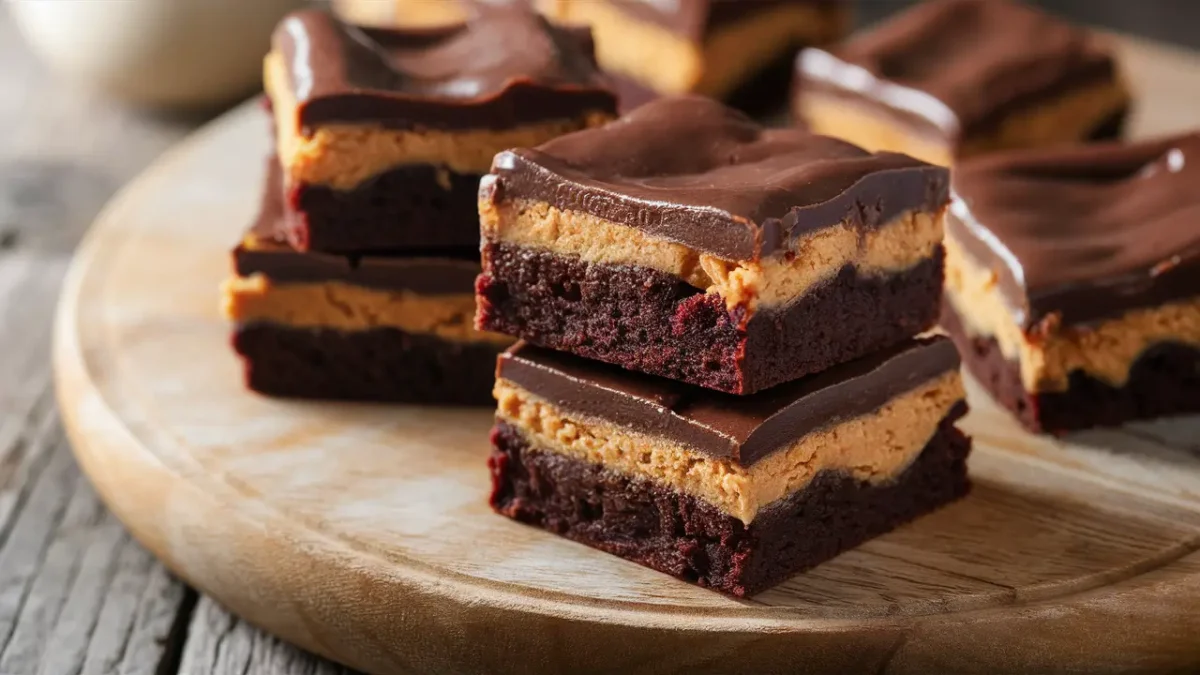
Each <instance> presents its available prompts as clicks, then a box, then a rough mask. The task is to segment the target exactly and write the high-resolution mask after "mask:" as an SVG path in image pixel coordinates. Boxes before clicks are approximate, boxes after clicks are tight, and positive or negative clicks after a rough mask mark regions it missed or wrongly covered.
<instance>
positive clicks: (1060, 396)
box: [941, 304, 1200, 434]
mask: <svg viewBox="0 0 1200 675" xmlns="http://www.w3.org/2000/svg"><path fill="white" fill-rule="evenodd" d="M941 325H942V328H943V329H944V330H945V331H946V332H947V333H948V334H949V335H950V337H951V339H953V340H954V343H955V345H957V346H958V350H959V352H960V353H961V354H962V359H963V363H964V364H965V365H966V367H967V370H968V372H970V373H971V375H972V376H973V377H974V378H975V379H976V380H978V381H979V383H980V384H981V385H983V387H984V388H985V389H987V390H988V392H989V393H990V394H991V395H992V398H994V399H995V400H996V401H997V402H998V403H999V404H1000V405H1002V406H1003V407H1005V408H1007V409H1008V410H1009V411H1010V412H1012V414H1013V415H1014V416H1015V417H1016V418H1017V419H1018V420H1019V421H1020V422H1021V424H1022V425H1024V426H1025V428H1026V429H1029V430H1030V431H1032V432H1034V433H1043V432H1045V433H1052V434H1062V433H1065V432H1068V431H1074V430H1079V429H1090V428H1094V427H1114V426H1120V425H1122V424H1124V423H1126V422H1131V421H1134V420H1144V419H1154V418H1158V417H1171V416H1176V415H1187V414H1193V413H1200V350H1198V349H1196V348H1195V347H1189V346H1186V345H1181V344H1173V343H1167V344H1160V345H1156V346H1154V347H1151V348H1150V349H1148V350H1146V351H1145V352H1143V353H1142V355H1141V356H1140V357H1139V358H1138V360H1137V362H1136V363H1135V364H1134V365H1133V368H1132V369H1131V370H1130V373H1129V381H1128V382H1126V384H1125V386H1123V387H1113V386H1112V385H1110V384H1108V383H1106V382H1102V381H1100V380H1097V379H1095V378H1093V377H1091V376H1089V375H1087V374H1085V373H1083V372H1081V371H1075V372H1072V373H1071V375H1070V378H1069V380H1068V389H1067V390H1066V391H1063V392H1042V393H1038V392H1030V391H1026V389H1025V385H1024V383H1023V382H1022V381H1021V368H1020V365H1019V364H1018V363H1017V362H1015V361H1010V360H1008V359H1007V358H1006V357H1005V356H1004V353H1003V352H1002V351H1000V345H999V343H997V342H996V340H995V339H994V338H978V337H975V338H973V337H970V336H968V335H967V333H966V332H965V331H964V330H963V325H962V321H961V320H960V319H959V317H958V315H957V314H956V313H955V311H954V310H953V309H952V308H951V307H950V306H949V305H948V304H947V305H946V306H945V308H944V309H943V312H942V319H941Z"/></svg>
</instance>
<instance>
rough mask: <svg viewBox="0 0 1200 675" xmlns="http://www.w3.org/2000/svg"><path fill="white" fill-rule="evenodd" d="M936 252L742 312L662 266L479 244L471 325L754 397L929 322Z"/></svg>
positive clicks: (846, 274) (937, 281)
mask: <svg viewBox="0 0 1200 675" xmlns="http://www.w3.org/2000/svg"><path fill="white" fill-rule="evenodd" d="M943 258H944V251H943V249H942V248H941V247H940V246H939V247H938V248H937V250H936V253H935V255H934V256H933V257H932V258H930V259H927V260H925V261H923V262H921V263H918V264H917V265H916V266H914V267H911V268H909V269H908V270H904V271H901V272H898V273H895V274H890V275H887V276H883V277H863V276H860V275H859V274H858V272H857V270H856V268H854V267H853V266H846V267H843V268H842V269H841V270H840V271H839V272H838V274H837V275H835V276H834V277H833V278H831V279H829V280H828V281H826V282H823V283H821V284H820V285H818V286H816V287H814V288H813V289H811V290H810V291H808V292H807V293H805V294H804V295H803V296H801V297H800V298H797V299H796V300H794V301H792V302H790V303H788V304H786V305H784V306H782V307H779V308H772V309H767V310H761V311H759V312H757V313H756V314H754V315H753V316H750V317H747V314H746V312H745V310H744V309H740V308H738V309H734V310H732V311H730V310H729V309H727V308H726V306H725V303H724V301H723V300H722V299H721V298H720V297H719V296H717V295H714V294H707V293H705V292H704V291H703V290H701V289H697V288H695V287H694V286H691V285H689V284H687V283H686V282H684V281H683V280H681V279H679V278H678V277H675V276H673V275H670V274H667V273H665V272H660V271H657V270H653V269H650V268H647V267H641V266H635V265H610V264H597V263H588V262H585V261H582V260H580V259H578V258H576V257H573V256H562V255H557V254H555V253H552V252H549V251H539V250H535V249H529V248H523V247H520V246H516V245H512V244H505V243H495V242H486V243H485V244H484V271H483V273H482V274H481V275H480V276H479V278H478V280H477V282H476V295H477V297H478V301H479V302H478V310H477V311H478V314H477V320H476V325H477V327H478V328H479V329H481V330H486V331H491V332H496V333H503V334H507V335H513V336H516V337H520V338H522V339H525V340H528V341H529V342H531V343H533V344H536V345H539V346H543V347H548V348H551V349H558V350H561V351H566V352H570V353H573V354H576V355H578V356H582V357H585V358H590V359H596V360H599V361H604V362H607V363H612V364H614V365H618V366H621V367H623V368H627V369H630V370H637V371H641V372H645V373H649V374H652V375H659V376H662V377H667V378H671V379H675V380H681V381H684V382H689V383H692V384H696V385H699V386H702V387H706V388H709V389H715V390H718V391H724V392H727V393H732V394H751V393H754V392H756V391H761V390H763V389H767V388H769V387H772V386H774V385H777V384H782V383H784V382H788V381H791V380H795V379H797V378H799V377H803V376H804V375H809V374H812V373H816V372H820V371H822V370H825V369H826V368H829V367H830V366H833V365H836V364H838V363H844V362H846V361H850V360H852V359H854V358H857V357H859V356H863V355H865V354H867V353H869V352H872V351H875V350H878V349H883V348H885V347H888V346H891V345H893V344H897V343H899V342H900V341H902V340H904V339H907V338H910V337H912V336H914V335H916V334H918V333H920V332H922V331H924V330H926V329H928V328H930V327H931V326H933V324H934V323H935V322H936V320H937V316H938V312H939V311H940V307H939V302H940V300H939V299H940V297H941V287H942V283H943V265H942V260H943ZM814 337H816V339H813V338H814ZM813 345H816V346H815V347H814V346H813Z"/></svg>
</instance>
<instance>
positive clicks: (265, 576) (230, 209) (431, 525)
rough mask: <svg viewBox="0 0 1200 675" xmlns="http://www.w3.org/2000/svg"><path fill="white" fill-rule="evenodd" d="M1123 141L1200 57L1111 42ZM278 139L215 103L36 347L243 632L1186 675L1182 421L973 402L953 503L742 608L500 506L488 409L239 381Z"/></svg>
mask: <svg viewBox="0 0 1200 675" xmlns="http://www.w3.org/2000/svg"><path fill="white" fill-rule="evenodd" d="M1127 51H1128V63H1129V66H1130V71H1131V73H1132V77H1131V80H1132V81H1133V83H1134V84H1135V85H1136V86H1137V87H1138V88H1139V89H1140V90H1141V95H1142V99H1141V100H1142V102H1143V107H1142V108H1141V110H1139V112H1138V115H1137V118H1136V120H1137V121H1136V132H1137V134H1138V135H1143V136H1144V135H1147V134H1152V133H1160V132H1168V131H1174V130H1178V129H1181V128H1186V127H1187V126H1188V125H1190V124H1194V123H1197V122H1200V118H1198V117H1197V116H1196V113H1195V111H1196V110H1197V109H1200V60H1198V59H1197V58H1196V57H1194V56H1192V55H1190V54H1185V53H1182V52H1177V51H1172V50H1167V49H1166V48H1162V47H1156V46H1151V45H1146V44H1140V43H1127ZM267 152H268V131H267V122H266V120H265V119H264V118H263V115H262V114H261V112H260V111H259V110H258V109H257V108H256V106H253V105H247V106H244V107H242V108H241V109H239V110H236V111H234V112H233V113H231V114H229V115H228V116H226V117H224V118H223V119H221V120H218V121H217V122H216V123H214V124H213V125H212V126H211V127H209V128H207V129H205V130H203V131H202V132H200V133H199V134H197V135H196V136H195V137H194V138H192V139H191V140H189V141H187V142H186V143H184V144H183V145H182V146H180V147H179V148H178V149H176V150H175V151H173V152H171V153H170V154H169V155H168V156H167V157H165V158H163V159H162V160H161V161H160V162H159V163H158V164H157V165H156V166H155V167H154V168H153V169H151V170H150V171H149V172H148V173H147V174H146V175H144V176H143V177H142V178H140V179H139V180H137V181H136V182H135V183H134V184H133V185H131V186H130V187H129V188H127V189H126V190H125V192H124V193H123V194H122V195H121V196H120V197H118V198H117V199H116V201H115V202H114V203H113V204H112V205H111V206H110V207H109V208H108V209H107V210H106V211H105V212H104V214H103V215H102V216H101V217H100V218H99V220H98V222H97V223H96V225H95V227H94V229H93V230H92V232H91V234H90V236H89V238H88V240H87V242H86V244H85V245H84V246H83V248H82V249H81V250H80V252H79V254H78V257H77V258H76V260H75V263H74V267H73V270H72V273H71V275H70V277H69V280H68V283H67V287H66V291H65V293H64V295H63V297H62V301H61V306H60V308H59V316H58V330H57V335H56V342H55V361H56V362H55V366H56V372H57V380H58V392H59V396H60V399H61V404H62V409H63V411H64V414H65V416H66V423H67V426H68V429H69V432H70V435H71V438H72V441H73V442H74V445H75V450H76V453H77V455H78V458H79V461H80V463H81V465H82V466H83V469H84V470H85V471H86V472H87V473H88V475H89V476H90V477H91V478H92V480H93V481H94V482H95V484H96V486H97V488H98V489H99V491H100V493H101V495H102V496H103V498H104V499H105V501H106V502H107V503H108V505H109V506H110V507H111V508H112V509H113V511H115V512H116V514H117V515H118V516H119V517H120V518H121V519H122V520H123V521H124V522H125V524H126V525H128V527H129V528H130V529H131V530H132V531H133V533H134V534H135V535H136V536H137V537H138V539H140V540H141V541H142V542H143V543H144V544H145V545H146V546H148V547H149V548H150V549H151V550H152V551H153V552H154V553H155V554H157V555H158V556H159V557H161V558H162V560H163V561H164V562H165V563H166V564H167V565H168V566H169V567H170V568H171V569H172V570H174V571H175V572H176V573H178V574H179V575H180V576H182V577H183V578H184V579H186V580H187V581H188V582H189V583H191V584H193V585H195V586H196V587H198V588H200V589H201V590H203V591H204V592H206V593H209V594H211V595H212V596H214V597H215V598H217V599H218V600H219V601H220V602H222V603H223V604H225V605H226V606H227V607H228V608H229V609H231V610H232V611H234V612H235V613H237V614H239V615H241V616H242V617H244V618H245V619H247V620H249V621H251V622H253V623H255V624H257V625H259V626H261V627H263V628H265V629H267V630H269V631H271V632H273V633H276V634H278V635H279V636H281V637H283V638H285V639H287V640H290V641H292V642H294V643H296V644H298V645H300V646H303V647H306V648H308V649H310V650H313V651H315V652H318V653H320V654H322V655H325V656H328V657H331V658H333V659H335V660H338V661H341V662H344V663H346V664H349V665H352V666H355V667H357V668H360V669H363V670H367V671H371V672H375V673H385V672H399V673H432V672H464V673H500V672H509V671H520V672H539V671H544V672H550V671H562V672H622V673H643V672H645V673H649V672H675V671H681V672H682V671H687V672H734V671H738V672H755V673H767V672H800V671H803V672H810V673H815V672H888V673H923V672H958V673H968V672H1003V671H1007V672H1013V671H1029V672H1053V671H1064V672H1066V671H1070V672H1102V671H1103V672H1109V671H1116V670H1136V671H1148V672H1158V671H1161V670H1163V669H1166V668H1176V667H1184V666H1187V665H1189V664H1191V665H1196V664H1200V553H1198V550H1200V422H1198V421H1197V420H1195V419H1193V420H1181V421H1175V422H1172V423H1156V424H1148V425H1140V426H1136V427H1130V428H1127V429H1125V430H1121V431H1115V432H1089V433H1084V434H1079V435H1076V436H1074V437H1072V438H1070V439H1069V440H1066V441H1057V440H1051V439H1047V438H1038V437H1033V436H1030V435H1028V434H1026V433H1024V432H1022V431H1021V430H1020V429H1019V428H1018V427H1017V426H1016V424H1015V423H1013V422H1012V421H1011V420H1010V419H1009V418H1008V417H1007V416H1006V415H1005V414H1004V413H1003V412H1001V411H999V410H997V409H996V408H995V406H994V405H993V404H991V403H990V402H989V401H988V399H987V398H986V397H985V396H983V395H981V394H980V392H979V391H978V390H977V389H973V390H972V391H971V402H972V405H973V406H974V412H972V413H971V415H970V417H969V418H968V419H967V420H966V422H965V426H966V428H967V429H968V430H969V431H970V432H971V433H972V434H974V436H975V453H974V455H973V457H972V459H971V473H972V475H973V476H974V480H975V490H974V492H973V493H972V494H971V496H970V497H969V498H967V499H966V500H964V501H962V502H960V503H958V504H956V505H954V506H951V507H949V508H946V509H944V510H942V511H940V512H938V513H936V514H934V515H932V516H930V517H927V518H924V519H921V520H920V521H918V522H916V523H915V524H912V525H910V526H907V527H904V528H901V529H900V530H898V531H896V532H894V533H892V534H890V535H887V536H885V537H882V538H880V539H877V540H875V541H872V542H869V543H868V544H866V545H865V546H862V547H861V548H859V549H857V550H854V551H851V552H849V553H846V554H844V555H842V556H840V557H838V558H837V559H836V560H833V561H832V562H829V563H827V564H825V565H822V566H820V567H819V568H817V569H815V570H813V571H811V572H809V573H807V574H803V575H800V576H797V577H795V578H793V579H792V580H791V581H789V582H787V583H785V584H783V585H781V586H779V587H777V588H775V589H773V590H771V591H768V592H766V593H764V594H762V595H759V596H757V597H755V598H753V599H751V600H735V599H732V598H729V597H725V596H723V595H720V594H717V593H713V592H710V591H706V590H702V589H699V588H696V587H693V586H690V585H688V584H685V583H682V582H679V581H676V580H674V579H672V578H670V577H667V576H665V575H662V574H658V573H656V572H652V571H650V570H648V569H644V568H642V567H639V566H637V565H635V564H632V563H628V562H625V561H623V560H620V559H618V558H615V557H612V556H608V555H605V554H602V553H598V552H595V551H592V550H590V549H588V548H585V547H583V546H580V545H578V544H574V543H571V542H569V541H565V540H563V539H559V538H557V537H554V536H550V535H548V534H545V533H543V532H541V531H539V530H535V529H533V528H529V527H525V526H522V525H519V524H516V523H513V522H510V521H508V520H506V519H504V518H501V517H499V516H495V515H493V514H492V513H491V512H490V511H489V509H488V507H487V504H486V498H487V493H488V487H489V486H488V482H489V479H488V472H487V470H486V468H485V464H484V460H485V457H486V455H487V452H488V445H487V443H488V441H487V438H488V434H487V432H488V428H489V424H490V417H491V413H490V411H488V410H474V411H461V410H447V409H434V408H419V407H395V406H370V405H342V404H331V403H297V402H285V401H276V400H270V399H266V398H262V397H259V396H255V395H252V394H249V393H247V392H246V391H244V390H243V389H242V386H241V373H240V370H239V366H238V363H237V361H236V360H235V358H234V355H233V354H232V352H231V351H230V348H229V340H228V331H229V327H228V326H227V325H226V324H225V322H224V321H223V320H222V318H221V316H220V315H219V313H218V311H217V304H218V301H217V285H218V284H219V282H220V281H221V280H222V278H224V276H225V275H226V274H227V270H228V265H229V263H228V257H227V250H228V249H229V247H230V245H231V244H233V243H234V242H235V241H236V240H237V239H238V237H239V236H240V234H241V232H242V230H243V228H244V227H245V226H246V224H247V223H249V222H250V219H251V218H252V216H253V215H254V209H255V208H256V205H257V202H258V192H259V182H260V180H261V178H262V176H261V171H262V165H263V158H264V156H265V154H266V153H267Z"/></svg>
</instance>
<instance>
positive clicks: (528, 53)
mask: <svg viewBox="0 0 1200 675" xmlns="http://www.w3.org/2000/svg"><path fill="white" fill-rule="evenodd" d="M272 44H273V49H274V50H275V51H276V52H278V53H279V54H281V55H282V56H283V59H284V61H285V63H286V64H287V67H288V71H289V74H290V76H291V80H292V91H293V94H294V96H295V99H296V101H297V104H298V105H297V113H296V114H297V115H299V126H300V128H301V129H311V128H314V127H318V126H321V125H323V124H330V123H338V122H343V123H375V124H380V125H383V126H386V127H389V128H401V129H407V128H440V129H479V128H483V129H506V128H511V127H514V126H518V125H521V124H526V123H532V122H538V121H544V120H551V119H571V118H575V117H579V116H581V115H584V114H586V113H588V112H593V111H601V112H615V110H616V98H615V96H614V95H613V94H612V93H611V92H609V91H608V90H607V89H606V87H605V86H604V83H603V79H602V78H601V76H600V74H599V71H598V70H597V68H596V63H595V59H594V56H593V54H592V42H591V37H590V34H589V33H588V32H587V31H586V30H579V29H564V28H557V27H554V26H552V25H550V24H549V23H547V22H546V20H545V19H543V18H542V17H540V16H539V15H537V14H535V13H533V12H531V11H529V10H528V9H519V8H496V9H493V10H490V11H488V12H484V13H483V14H481V15H480V16H479V17H477V18H476V19H473V20H471V21H468V22H467V23H466V24H463V25H462V26H459V27H457V28H451V29H434V30H433V31H430V30H423V31H422V30H418V31H405V30H387V29H380V28H372V29H360V28H356V27H354V26H349V25H346V24H343V23H340V22H339V21H337V20H336V19H335V18H334V17H333V16H332V15H330V14H329V13H327V12H322V11H318V10H306V11H301V12H296V13H294V14H291V15H289V16H288V17H287V18H285V19H284V20H283V21H282V22H281V23H280V25H279V27H278V28H277V29H276V30H275V35H274V37H273V40H272Z"/></svg>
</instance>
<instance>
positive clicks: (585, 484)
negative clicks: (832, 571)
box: [488, 414, 971, 596]
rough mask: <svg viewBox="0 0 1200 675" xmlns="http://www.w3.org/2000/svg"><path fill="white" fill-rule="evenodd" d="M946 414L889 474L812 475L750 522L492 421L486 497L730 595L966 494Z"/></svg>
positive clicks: (962, 453)
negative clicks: (883, 480)
mask: <svg viewBox="0 0 1200 675" xmlns="http://www.w3.org/2000/svg"><path fill="white" fill-rule="evenodd" d="M956 418H957V414H955V415H951V416H949V417H947V419H946V420H944V421H943V422H942V424H941V426H940V427H939V429H938V431H937V433H936V434H935V435H934V437H933V438H932V439H931V440H930V441H929V444H928V445H926V446H925V449H924V450H923V451H922V452H921V455H920V456H919V457H918V458H917V459H916V461H915V462H914V463H913V464H912V465H911V466H910V467H909V468H908V469H907V470H905V472H904V473H903V474H901V475H900V476H899V477H898V478H897V479H896V480H895V481H893V482H891V483H887V484H882V485H872V484H870V483H863V482H859V481H856V480H854V479H852V478H850V477H848V476H846V475H845V474H843V473H838V472H829V471H825V472H821V473H820V474H818V475H817V477H816V478H815V479H813V482H812V483H810V484H809V486H808V487H807V488H805V489H804V490H801V491H799V492H798V493H796V494H794V495H792V496H790V497H787V498H786V499H784V500H781V501H779V502H776V503H775V504H773V505H772V506H770V507H768V508H767V509H766V510H764V511H763V512H762V513H760V514H759V515H758V517H757V518H755V519H754V521H752V522H751V524H750V525H749V526H748V527H747V526H746V525H744V524H743V523H742V522H741V521H740V520H738V519H737V518H734V517H732V516H729V515H726V514H724V513H722V512H720V511H719V510H717V509H716V508H715V507H713V506H712V505H710V504H708V503H706V502H704V501H702V500H700V499H697V498H695V497H691V496H689V495H685V494H683V493H680V492H677V491H675V490H672V489H670V488H666V487H663V486H660V485H657V484H655V483H653V482H651V481H648V480H644V479H636V478H630V477H628V476H625V475H623V474H620V473H617V472H615V471H610V470H607V469H605V468H604V467H603V466H600V465H597V464H591V463H588V462H585V461H582V460H577V459H573V458H570V457H566V456H563V455H560V454H558V453H553V452H537V451H536V450H534V449H531V448H530V446H529V444H528V443H527V442H526V441H525V439H524V437H522V436H521V435H520V434H519V433H518V432H517V431H516V430H515V429H514V428H513V427H511V426H509V425H507V424H505V423H498V424H497V425H496V427H495V428H494V429H493V430H492V446H493V449H492V455H491V457H490V459H489V460H488V466H489V467H490V468H491V472H492V498H491V504H492V508H494V509H495V510H496V511H497V512H498V513H500V514H502V515H505V516H508V517H509V518H513V519H515V520H518V521H521V522H524V523H529V524H531V525H536V526H538V527H541V528H543V529H546V530H548V531H550V532H553V533H555V534H558V535H561V536H564V537H567V538H568V539H573V540H575V541H578V542H580V543H583V544H587V545H588V546H592V547H594V548H598V549H600V550H602V551H605V552H608V553H612V554H613V555H617V556H620V557H622V558H625V559H627V560H632V561H633V562H636V563H640V564H642V565H645V566H647V567H651V568H653V569H656V570H658V571H660V572H665V573H667V574H670V575H672V576H674V577H678V578H680V579H683V580H684V581H688V582H691V583H694V584H699V585H700V586H705V587H708V588H713V589H716V590H719V591H724V592H726V593H731V594H733V595H736V596H747V595H753V594H755V593H759V592H761V591H764V590H766V589H768V588H770V587H771V586H774V585H776V584H778V583H780V582H782V581H784V580H786V579H787V578H789V577H791V576H792V575H794V574H796V573H798V572H801V571H804V570H807V569H810V568H812V567H814V566H816V565H819V564H820V563H822V562H825V561H826V560H829V559H831V558H833V557H835V556H837V555H838V554H840V553H842V552H844V551H847V550H849V549H852V548H854V547H855V546H858V545H859V544H861V543H863V542H865V541H867V540H868V539H871V538H873V537H877V536H879V535H881V534H884V533H886V532H888V531H890V530H892V529H894V528H896V527H898V526H899V525H902V524H904V523H906V522H908V521H911V520H913V519H914V518H917V517H918V516H921V515H923V514H925V513H928V512H930V511H933V510H934V509H937V508H938V507H940V506H943V505H945V504H948V503H950V502H952V501H954V500H956V499H959V498H960V497H962V496H964V495H965V494H967V491H968V489H969V488H970V483H969V481H968V479H967V465H966V459H967V455H968V454H969V453H970V450H971V441H970V439H968V438H967V437H966V436H964V435H963V434H962V433H961V432H959V431H958V429H956V428H955V427H954V426H953V420H954V419H956Z"/></svg>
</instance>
